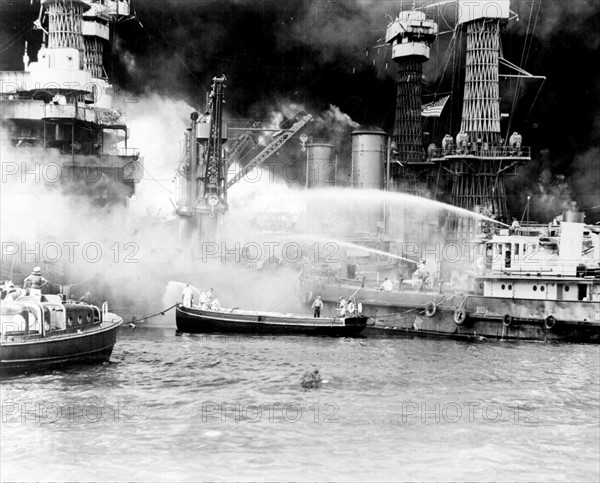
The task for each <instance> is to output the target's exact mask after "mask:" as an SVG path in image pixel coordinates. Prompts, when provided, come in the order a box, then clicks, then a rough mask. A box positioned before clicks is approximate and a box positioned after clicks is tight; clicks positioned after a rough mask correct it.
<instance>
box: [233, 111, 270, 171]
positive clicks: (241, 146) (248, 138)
mask: <svg viewBox="0 0 600 483" xmlns="http://www.w3.org/2000/svg"><path fill="white" fill-rule="evenodd" d="M261 124H262V123H261V122H260V121H256V122H253V123H252V125H251V126H250V129H257V128H259V127H260V126H261ZM251 132H252V131H247V132H245V133H244V134H242V135H240V136H239V137H238V138H237V139H236V140H235V141H233V142H232V143H231V149H230V150H229V155H228V157H227V163H226V166H225V167H226V168H227V169H229V168H230V167H231V165H232V164H233V163H235V162H236V161H238V160H239V158H240V156H241V155H242V153H243V152H244V151H245V150H246V148H247V147H248V146H249V145H250V144H253V141H254V140H253V138H252V134H250V133H251Z"/></svg>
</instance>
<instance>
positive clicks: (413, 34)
mask: <svg viewBox="0 0 600 483" xmlns="http://www.w3.org/2000/svg"><path fill="white" fill-rule="evenodd" d="M437 34H438V25H437V23H435V22H434V21H433V20H431V19H429V18H427V15H426V14H425V13H424V12H421V11H418V10H405V11H402V12H400V14H399V15H398V17H397V18H396V19H395V20H394V21H393V22H391V23H390V24H389V25H388V27H387V31H386V42H387V43H389V44H391V45H392V59H393V60H394V62H396V64H397V65H398V79H397V96H396V113H395V118H394V133H393V140H394V142H395V143H396V146H397V150H398V158H399V160H400V162H401V163H403V164H405V163H407V164H410V163H422V162H423V160H424V152H423V139H422V119H421V105H422V77H423V63H424V62H426V61H427V60H428V59H429V57H430V45H431V43H432V42H433V41H434V40H435V38H436V36H437Z"/></svg>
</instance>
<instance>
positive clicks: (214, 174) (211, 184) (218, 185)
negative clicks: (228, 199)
mask: <svg viewBox="0 0 600 483" xmlns="http://www.w3.org/2000/svg"><path fill="white" fill-rule="evenodd" d="M224 83H225V77H213V85H212V90H211V93H210V105H209V115H210V138H209V140H208V146H207V149H206V153H205V154H206V157H205V162H206V173H205V175H204V197H205V198H208V197H209V196H212V195H216V196H217V197H219V198H221V195H223V196H225V193H226V191H227V188H226V187H225V186H224V181H225V170H224V169H223V153H222V149H221V148H222V144H223V84H224Z"/></svg>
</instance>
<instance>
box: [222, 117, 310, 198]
mask: <svg viewBox="0 0 600 483" xmlns="http://www.w3.org/2000/svg"><path fill="white" fill-rule="evenodd" d="M311 119H312V116H311V115H310V114H307V115H306V116H304V117H303V118H302V119H300V120H299V121H298V122H296V123H295V124H294V125H293V126H292V127H291V128H290V129H289V130H285V131H282V133H281V134H280V135H279V136H277V137H276V138H275V139H273V141H271V142H270V143H269V144H268V145H267V146H266V147H265V149H263V150H262V151H261V152H260V153H259V154H258V155H257V156H256V157H255V158H254V159H253V160H252V161H250V162H249V163H248V164H247V165H246V166H244V168H243V169H241V170H240V171H239V173H238V174H236V175H235V176H234V177H233V178H231V179H230V180H229V181H228V182H227V184H226V187H227V189H229V188H230V187H231V186H232V185H234V184H235V183H237V182H238V181H239V180H241V179H242V178H243V177H244V176H246V175H247V174H248V173H249V172H250V171H252V170H253V169H254V168H256V167H258V166H260V165H261V164H262V163H264V162H265V161H266V160H267V159H268V158H269V157H270V156H271V155H272V154H274V153H275V152H276V151H277V150H278V149H279V148H281V146H283V145H284V144H285V143H286V142H288V141H289V140H290V139H291V138H292V136H293V135H294V134H296V133H297V132H298V131H299V130H300V129H302V128H303V127H304V126H305V125H306V124H307V123H308V122H309V121H310V120H311Z"/></svg>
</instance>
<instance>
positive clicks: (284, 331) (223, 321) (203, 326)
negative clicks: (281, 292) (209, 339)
mask: <svg viewBox="0 0 600 483" xmlns="http://www.w3.org/2000/svg"><path fill="white" fill-rule="evenodd" d="M175 320H176V324H177V330H179V331H180V332H186V333H192V334H203V333H215V332H218V333H247V334H273V335H288V334H289V335H314V336H330V337H356V336H357V335H359V334H360V333H361V332H362V331H363V330H364V329H365V328H366V326H367V318H366V317H347V318H345V319H341V318H335V319H333V318H320V319H319V318H310V317H297V316H289V317H285V316H277V315H276V314H269V313H263V314H261V313H251V314H250V313H245V312H243V311H235V310H232V311H231V312H224V311H210V310H200V309H194V308H187V307H182V306H178V307H177V311H176V316H175Z"/></svg>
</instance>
